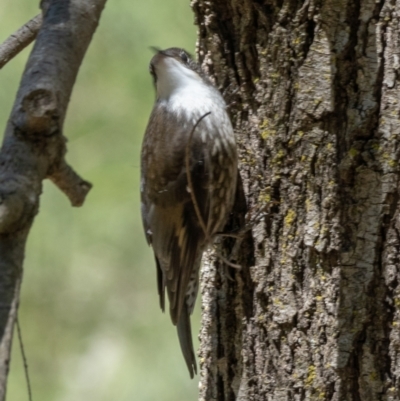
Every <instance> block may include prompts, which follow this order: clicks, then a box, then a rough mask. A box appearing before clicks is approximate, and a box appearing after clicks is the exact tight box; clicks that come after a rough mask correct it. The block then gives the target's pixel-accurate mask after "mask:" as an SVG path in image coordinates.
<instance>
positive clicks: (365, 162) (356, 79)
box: [192, 0, 400, 401]
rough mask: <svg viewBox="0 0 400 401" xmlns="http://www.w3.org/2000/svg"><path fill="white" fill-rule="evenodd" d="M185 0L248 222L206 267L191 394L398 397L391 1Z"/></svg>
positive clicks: (399, 95) (398, 31) (396, 98)
mask: <svg viewBox="0 0 400 401" xmlns="http://www.w3.org/2000/svg"><path fill="white" fill-rule="evenodd" d="M192 5H193V9H194V12H195V14H196V19H197V24H198V26H199V43H198V51H199V55H200V59H201V60H202V63H203V66H204V68H205V69H206V70H207V71H208V72H209V73H210V74H211V75H212V76H214V78H215V81H216V83H217V85H218V86H219V87H220V88H221V90H222V91H223V92H224V94H225V98H226V100H227V103H228V104H230V105H231V106H230V111H231V116H232V120H233V123H234V126H235V129H236V134H237V142H238V145H239V148H240V171H241V176H242V179H243V183H244V190H245V195H246V199H247V207H248V215H250V218H253V220H255V221H254V222H253V226H252V230H251V238H250V239H248V240H247V241H245V242H244V243H243V244H242V247H241V250H240V253H239V256H238V258H237V259H236V260H237V262H238V263H240V264H241V266H242V268H241V269H240V270H234V269H232V268H229V267H226V266H223V265H222V263H221V262H219V261H214V263H206V264H205V267H204V269H203V273H202V283H203V287H202V294H203V317H202V331H201V350H200V362H201V385H200V399H201V400H207V401H210V400H218V401H222V400H260V401H261V400H271V401H272V400H274V401H283V400H285V401H286V400H287V401H289V400H290V401H291V400H296V401H297V400H349V401H350V400H351V401H361V400H362V401H366V400H371V401H377V400H393V401H394V400H400V263H399V253H400V215H399V214H400V212H399V210H400V209H399V202H398V199H399V196H398V194H399V163H398V161H399V151H400V145H399V143H400V142H399V140H400V138H399V132H400V121H399V115H400V112H399V102H400V91H399V80H398V71H399V68H400V58H399V57H400V39H399V38H400V26H399V18H400V1H397V0H384V1H383V0H381V1H380V0H377V1H375V0H305V1H300V0H264V1H261V0H224V1H222V0H221V1H211V2H210V1H207V0H194V1H193V4H192ZM259 211H263V212H264V213H265V214H264V216H263V217H262V218H261V219H258V221H257V219H256V218H255V216H256V214H257V212H259ZM231 241H232V240H230V242H228V241H226V242H225V243H224V244H223V249H222V250H221V251H220V252H225V254H229V252H230V248H229V246H231Z"/></svg>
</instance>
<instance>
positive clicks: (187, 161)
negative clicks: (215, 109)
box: [185, 111, 241, 269]
mask: <svg viewBox="0 0 400 401" xmlns="http://www.w3.org/2000/svg"><path fill="white" fill-rule="evenodd" d="M210 114H211V111H209V112H208V113H206V114H203V115H202V116H201V117H200V118H199V119H198V120H197V122H196V124H195V125H194V126H193V128H192V131H191V132H190V135H189V140H188V143H187V145H186V153H185V165H186V177H187V181H188V186H189V193H190V197H191V199H192V203H193V206H194V210H195V212H196V216H197V219H198V221H199V224H200V226H201V228H202V229H203V232H204V236H205V239H206V242H209V240H210V234H209V233H208V231H207V227H206V224H205V222H204V220H203V216H202V215H201V213H200V208H199V204H198V203H197V199H196V194H195V193H194V186H193V181H192V175H191V174H190V146H191V144H192V137H193V134H194V131H195V130H196V128H197V126H198V125H199V124H200V122H201V121H202V120H203V118H205V117H207V116H208V115H210ZM214 253H215V255H216V256H217V258H219V259H221V260H222V262H223V263H225V264H227V265H228V266H230V267H233V268H235V269H240V268H241V266H240V265H237V264H236V263H232V262H230V261H229V260H228V259H227V258H225V257H224V256H222V255H221V254H220V253H219V252H218V251H217V250H216V249H215V248H214Z"/></svg>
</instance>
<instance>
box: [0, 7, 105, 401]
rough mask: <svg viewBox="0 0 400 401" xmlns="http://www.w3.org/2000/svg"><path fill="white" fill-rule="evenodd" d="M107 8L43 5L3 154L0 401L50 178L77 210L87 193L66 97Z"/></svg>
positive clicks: (0, 169) (0, 160) (0, 174)
mask: <svg viewBox="0 0 400 401" xmlns="http://www.w3.org/2000/svg"><path fill="white" fill-rule="evenodd" d="M105 1H106V0H87V1H80V0H69V1H65V0H49V1H42V3H41V7H42V11H43V15H44V17H43V25H42V28H41V29H40V32H39V34H38V37H37V40H36V43H35V45H34V48H33V50H32V53H31V55H30V57H29V60H28V63H27V65H26V68H25V71H24V74H23V77H22V81H21V84H20V87H19V90H18V93H17V97H16V100H15V103H14V106H13V110H12V112H11V116H10V119H9V121H8V124H7V127H6V131H5V136H4V142H3V146H2V149H1V152H0V305H1V307H0V400H1V401H3V400H4V399H5V393H6V383H7V374H8V368H9V359H10V348H11V340H12V334H13V326H14V322H15V316H16V311H17V308H18V299H19V286H20V282H21V279H22V263H23V258H24V248H25V242H26V238H27V235H28V233H29V229H30V227H31V225H32V222H33V219H34V217H35V215H36V213H37V212H38V208H39V197H40V194H41V191H42V181H43V179H45V178H50V179H51V180H52V181H53V182H54V183H55V184H56V185H57V186H58V187H59V188H60V189H61V190H62V191H63V192H64V193H65V194H66V195H67V196H68V198H69V199H70V201H71V204H72V205H73V206H80V205H81V204H82V203H83V202H84V199H85V197H86V194H87V193H88V191H89V190H90V187H91V185H90V184H89V183H88V182H86V181H84V180H83V179H82V178H80V177H79V176H78V175H77V174H76V173H75V172H74V171H73V170H72V168H71V167H70V166H69V165H68V164H67V163H66V161H65V158H64V156H65V153H66V145H65V143H66V138H65V137H64V136H63V134H62V127H63V122H64V118H65V113H66V110H67V106H68V102H69V98H70V95H71V91H72V88H73V85H74V82H75V78H76V76H77V73H78V70H79V66H80V64H81V62H82V59H83V56H84V54H85V52H86V49H87V47H88V45H89V43H90V41H91V38H92V35H93V33H94V31H95V29H96V27H97V24H98V21H99V18H100V14H101V11H102V9H103V7H104V4H105Z"/></svg>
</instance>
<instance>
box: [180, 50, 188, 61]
mask: <svg viewBox="0 0 400 401" xmlns="http://www.w3.org/2000/svg"><path fill="white" fill-rule="evenodd" d="M180 56H181V59H182V61H183V62H184V63H185V64H186V63H187V62H188V61H189V57H188V55H187V54H186V53H185V52H181V54H180Z"/></svg>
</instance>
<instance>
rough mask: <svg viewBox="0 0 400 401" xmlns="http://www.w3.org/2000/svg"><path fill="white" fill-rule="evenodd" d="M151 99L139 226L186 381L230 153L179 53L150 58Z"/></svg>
mask: <svg viewBox="0 0 400 401" xmlns="http://www.w3.org/2000/svg"><path fill="white" fill-rule="evenodd" d="M150 71H151V73H152V75H153V77H154V81H155V86H156V92H157V99H156V102H155V105H154V108H153V111H152V113H151V116H150V120H149V123H148V126H147V129H146V133H145V136H144V140H143V147H142V159H141V201H142V218H143V226H144V230H145V233H146V238H147V241H148V243H149V244H150V245H151V246H152V247H153V250H154V255H155V260H156V266H157V278H158V293H159V297H160V306H161V308H162V310H164V309H165V290H166V291H167V295H168V300H169V309H170V315H171V320H172V322H173V324H174V325H176V326H177V329H178V336H179V341H180V344H181V349H182V352H183V355H184V357H185V360H186V364H187V366H188V369H189V372H190V376H191V377H193V374H194V373H196V371H197V368H196V361H195V356H194V350H193V344H192V335H191V328H190V314H191V313H192V311H193V308H194V304H195V301H196V296H197V292H198V282H199V279H198V277H199V267H200V263H201V257H202V254H203V251H204V250H205V249H206V247H207V245H209V242H210V241H211V240H212V239H213V237H214V235H215V234H216V233H217V232H220V231H221V230H222V229H223V227H224V225H225V223H226V220H227V217H228V215H229V213H230V211H231V208H232V205H233V200H234V195H235V190H236V177H237V153H236V143H235V138H234V133H233V129H232V125H231V122H230V119H229V117H228V114H227V112H226V104H225V102H224V100H223V98H222V96H221V94H220V93H219V92H218V90H217V89H216V88H215V87H214V86H213V85H212V84H211V82H210V81H209V79H208V78H207V77H206V76H205V74H204V72H203V71H202V70H201V69H200V67H199V66H198V65H197V64H196V63H195V62H193V61H192V60H191V58H190V57H189V55H188V54H187V53H186V52H185V51H184V50H182V49H177V48H171V49H167V50H164V51H157V53H156V55H155V56H154V57H153V59H152V60H151V63H150ZM208 112H211V114H210V115H208V116H206V117H205V118H204V119H203V120H202V121H201V122H200V123H199V124H198V127H197V128H196V130H195V131H194V132H193V135H192V139H191V141H190V152H189V157H190V159H189V161H190V176H191V179H192V182H193V194H194V196H195V199H196V202H197V204H198V206H199V209H200V213H201V217H202V220H203V222H204V223H205V225H206V232H204V229H203V228H202V226H201V224H200V222H199V218H198V216H197V214H196V211H195V208H194V205H193V198H192V195H193V194H191V193H190V188H189V185H188V176H187V171H186V167H185V165H186V164H185V156H186V148H187V144H188V142H189V138H190V135H191V132H192V130H193V127H194V126H195V124H196V123H197V122H198V121H199V119H200V118H201V117H202V116H203V115H204V114H206V113H208Z"/></svg>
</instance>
